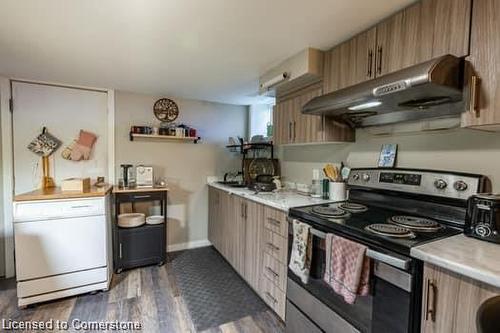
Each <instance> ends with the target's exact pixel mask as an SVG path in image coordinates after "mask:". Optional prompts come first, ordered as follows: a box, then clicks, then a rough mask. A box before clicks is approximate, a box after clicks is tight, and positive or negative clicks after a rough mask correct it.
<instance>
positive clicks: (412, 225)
mask: <svg viewBox="0 0 500 333" xmlns="http://www.w3.org/2000/svg"><path fill="white" fill-rule="evenodd" d="M388 222H389V223H394V224H397V225H399V226H402V227H405V228H408V229H410V230H414V231H421V232H436V231H438V230H439V229H441V226H440V225H439V223H437V222H436V221H434V220H431V219H427V218H424V217H416V216H408V215H396V216H392V217H390V218H389V219H388Z"/></svg>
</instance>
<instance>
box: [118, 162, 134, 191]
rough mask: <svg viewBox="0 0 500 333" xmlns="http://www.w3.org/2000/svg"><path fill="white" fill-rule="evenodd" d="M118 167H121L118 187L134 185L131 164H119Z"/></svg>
mask: <svg viewBox="0 0 500 333" xmlns="http://www.w3.org/2000/svg"><path fill="white" fill-rule="evenodd" d="M120 168H122V178H121V180H122V181H121V182H120V183H119V186H120V187H134V186H135V179H134V177H133V174H132V170H133V165H132V164H121V165H120Z"/></svg>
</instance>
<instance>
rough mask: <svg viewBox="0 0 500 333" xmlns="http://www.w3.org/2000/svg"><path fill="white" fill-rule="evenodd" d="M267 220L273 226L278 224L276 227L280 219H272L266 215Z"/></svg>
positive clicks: (279, 223)
mask: <svg viewBox="0 0 500 333" xmlns="http://www.w3.org/2000/svg"><path fill="white" fill-rule="evenodd" d="M267 221H269V223H271V224H273V225H275V226H278V227H279V226H280V225H281V221H278V220H276V219H273V218H272V217H268V218H267Z"/></svg>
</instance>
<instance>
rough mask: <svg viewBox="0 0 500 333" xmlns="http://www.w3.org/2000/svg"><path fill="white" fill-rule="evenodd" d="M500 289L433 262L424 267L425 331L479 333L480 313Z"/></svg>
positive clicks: (423, 303)
mask: <svg viewBox="0 0 500 333" xmlns="http://www.w3.org/2000/svg"><path fill="white" fill-rule="evenodd" d="M497 295H500V289H498V288H495V287H492V286H490V285H487V284H484V283H481V282H478V281H475V280H473V279H470V278H467V277H464V276H461V275H458V274H456V273H453V272H450V271H448V270H445V269H443V268H439V267H436V266H433V265H430V264H425V267H424V287H423V302H422V329H421V331H422V332H425V333H433V332H436V333H437V332H439V333H447V332H449V333H461V332H463V333H471V332H476V312H477V310H478V308H479V306H480V305H481V304H482V303H483V302H484V301H486V300H487V299H489V298H491V297H494V296H497Z"/></svg>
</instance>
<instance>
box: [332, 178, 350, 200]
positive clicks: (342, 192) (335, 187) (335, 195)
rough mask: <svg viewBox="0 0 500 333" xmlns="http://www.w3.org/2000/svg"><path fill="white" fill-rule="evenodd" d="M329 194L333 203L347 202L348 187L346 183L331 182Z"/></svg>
mask: <svg viewBox="0 0 500 333" xmlns="http://www.w3.org/2000/svg"><path fill="white" fill-rule="evenodd" d="M329 193H330V200H332V201H345V200H347V191H346V185H345V183H344V182H330V187H329Z"/></svg>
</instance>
